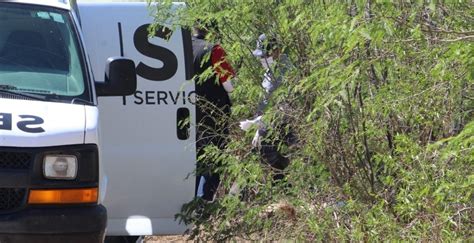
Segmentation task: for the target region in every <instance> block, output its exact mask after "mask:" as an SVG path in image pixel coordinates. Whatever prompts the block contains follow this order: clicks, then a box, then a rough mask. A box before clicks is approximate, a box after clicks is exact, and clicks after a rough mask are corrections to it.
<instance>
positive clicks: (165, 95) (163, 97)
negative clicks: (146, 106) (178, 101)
mask: <svg viewBox="0 0 474 243" xmlns="http://www.w3.org/2000/svg"><path fill="white" fill-rule="evenodd" d="M156 93H157V94H158V105H161V101H163V103H165V105H167V104H168V101H166V99H167V98H168V93H166V92H165V91H158V92H156Z"/></svg>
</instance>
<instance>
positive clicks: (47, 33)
mask: <svg viewBox="0 0 474 243" xmlns="http://www.w3.org/2000/svg"><path fill="white" fill-rule="evenodd" d="M152 21H153V18H152V17H151V16H150V15H149V10H148V8H147V5H146V4H145V3H84V4H80V5H79V7H77V5H75V4H74V3H69V2H68V1H67V0H44V1H34V0H6V1H0V242H1V243H5V242H101V241H102V240H103V237H104V232H105V231H106V234H107V235H152V234H176V233H182V232H183V231H184V230H185V226H184V225H180V224H178V222H177V221H175V219H174V216H175V214H176V213H178V212H179V211H180V209H181V205H182V204H184V203H186V202H188V201H190V200H191V199H192V198H193V196H194V187H195V179H194V177H193V175H192V172H193V170H194V168H195V160H196V152H195V131H194V128H193V126H187V127H182V126H180V125H179V123H180V121H182V120H185V119H189V118H191V120H192V119H193V117H194V114H195V108H194V99H195V97H194V84H193V83H192V82H190V80H191V79H192V73H193V72H192V47H191V36H190V33H189V31H186V30H182V29H173V30H171V29H167V28H160V31H158V32H157V33H156V34H155V36H154V37H151V38H150V37H149V36H148V30H147V29H148V26H149V25H150V24H151V23H152ZM111 57H112V58H111ZM132 60H133V61H132ZM104 206H105V207H104Z"/></svg>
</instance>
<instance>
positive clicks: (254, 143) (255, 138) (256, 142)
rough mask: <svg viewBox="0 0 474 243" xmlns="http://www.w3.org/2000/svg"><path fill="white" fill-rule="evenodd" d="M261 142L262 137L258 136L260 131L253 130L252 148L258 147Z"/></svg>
mask: <svg viewBox="0 0 474 243" xmlns="http://www.w3.org/2000/svg"><path fill="white" fill-rule="evenodd" d="M261 143H262V137H261V136H260V133H259V132H258V130H257V132H255V136H253V139H252V148H260V145H261Z"/></svg>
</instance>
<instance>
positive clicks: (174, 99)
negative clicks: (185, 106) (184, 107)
mask: <svg viewBox="0 0 474 243" xmlns="http://www.w3.org/2000/svg"><path fill="white" fill-rule="evenodd" d="M168 93H169V94H170V97H171V100H172V101H173V104H175V105H176V104H178V99H179V95H180V94H181V93H180V92H177V93H176V97H174V96H173V92H171V91H168Z"/></svg>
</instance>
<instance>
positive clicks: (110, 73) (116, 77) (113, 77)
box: [95, 57, 137, 96]
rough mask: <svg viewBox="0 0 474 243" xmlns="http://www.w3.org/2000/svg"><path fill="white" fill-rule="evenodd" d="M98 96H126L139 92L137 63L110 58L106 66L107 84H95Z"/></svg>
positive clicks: (120, 58)
mask: <svg viewBox="0 0 474 243" xmlns="http://www.w3.org/2000/svg"><path fill="white" fill-rule="evenodd" d="M95 89H96V93H97V96H125V95H131V94H133V93H134V92H135V91H136V90H137V73H136V70H135V63H134V62H133V61H132V60H130V59H126V58H123V57H110V58H108V59H107V64H106V65H105V82H103V83H98V82H96V83H95Z"/></svg>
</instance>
